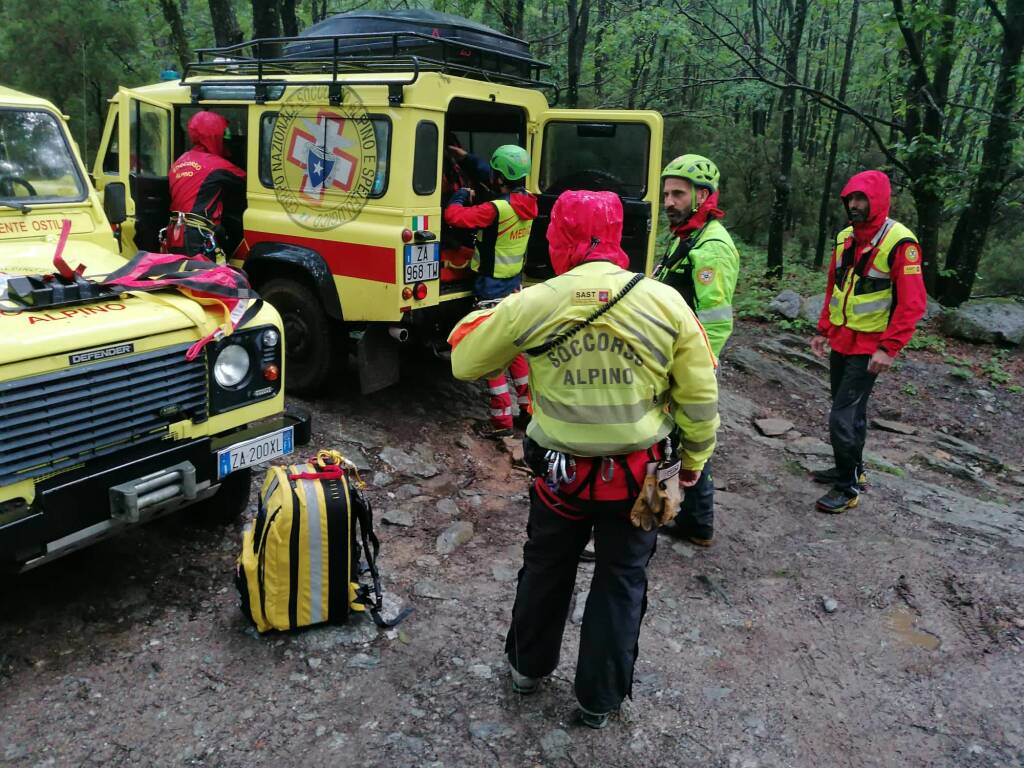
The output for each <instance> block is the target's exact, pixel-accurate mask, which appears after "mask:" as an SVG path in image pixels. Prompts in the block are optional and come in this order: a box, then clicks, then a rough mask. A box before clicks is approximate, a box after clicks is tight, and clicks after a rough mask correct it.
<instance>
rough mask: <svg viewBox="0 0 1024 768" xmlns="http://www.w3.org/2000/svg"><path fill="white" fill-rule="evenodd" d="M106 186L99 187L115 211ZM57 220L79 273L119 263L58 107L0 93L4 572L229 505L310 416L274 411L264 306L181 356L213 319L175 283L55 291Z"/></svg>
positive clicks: (277, 380) (274, 381)
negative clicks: (143, 289)
mask: <svg viewBox="0 0 1024 768" xmlns="http://www.w3.org/2000/svg"><path fill="white" fill-rule="evenodd" d="M122 194H123V190H120V189H119V188H118V187H117V186H116V185H110V186H108V189H107V197H108V201H109V202H110V203H111V204H112V208H113V209H115V212H116V209H117V208H119V207H121V206H120V205H118V203H119V200H120V198H121V196H122ZM115 218H116V215H115ZM65 227H67V228H68V229H69V232H68V237H67V240H66V244H65V246H64V248H63V255H64V258H65V259H66V260H67V262H68V263H69V264H70V265H71V266H72V267H77V266H78V265H82V266H83V267H84V268H85V275H84V276H85V278H90V279H92V280H98V279H101V278H102V277H104V276H106V275H107V274H109V273H110V272H113V271H115V270H117V269H118V268H120V267H122V266H124V264H125V260H124V258H123V257H122V256H121V255H120V253H119V252H118V246H117V243H116V242H115V240H114V237H113V235H112V233H111V227H110V224H109V223H108V221H107V218H106V217H105V216H104V212H103V208H102V207H101V206H100V200H99V197H98V196H97V194H96V191H95V189H93V187H92V185H91V184H90V183H89V179H88V177H87V176H86V174H85V169H84V167H83V165H82V162H81V159H80V158H79V154H78V150H77V148H76V147H75V145H74V142H73V141H72V139H71V135H70V133H69V132H68V130H67V126H66V124H65V120H64V118H63V116H62V115H61V114H60V112H58V111H57V110H56V109H55V108H54V106H53V105H52V104H50V103H49V102H47V101H45V100H43V99H39V98H35V97H33V96H29V95H27V94H23V93H19V92H17V91H13V90H10V89H8V88H4V87H0V339H2V342H0V571H3V572H9V571H13V570H18V569H23V568H30V567H33V566H35V565H39V564H41V563H43V562H45V561H47V560H49V559H51V558H54V557H57V556H59V555H62V554H64V553H66V552H70V551H72V550H74V549H76V548H78V547H81V546H84V545H85V544H87V543H89V542H92V541H95V540H97V539H99V538H102V537H104V536H107V535H109V534H111V533H114V532H116V531H119V530H122V529H124V528H126V527H127V526H129V525H131V524H134V523H139V522H145V521H146V520H149V519H151V518H153V517H155V516H157V515H159V514H162V513H164V512H168V511H170V510H173V509H177V508H180V507H184V506H187V505H191V504H199V503H203V504H205V509H204V510H203V514H206V515H216V516H218V517H226V516H230V515H232V514H236V513H238V512H239V511H240V510H241V509H242V508H244V506H245V505H246V504H247V502H248V497H249V486H250V478H251V474H252V470H251V467H252V466H254V465H256V464H259V463H261V462H264V461H267V460H269V459H272V458H274V457H276V456H281V455H284V454H287V453H290V452H291V451H292V450H293V448H294V447H295V446H297V445H302V444H304V443H306V442H308V440H309V420H308V417H306V416H305V415H302V414H296V413H285V412H284V392H283V389H282V383H283V379H282V376H283V375H284V371H283V361H282V354H283V352H282V349H283V342H282V326H281V320H280V317H279V315H278V313H277V311H276V310H275V309H274V308H273V307H272V306H270V305H266V304H264V306H263V308H262V309H261V310H260V311H259V313H258V314H257V315H256V316H255V317H253V318H252V320H251V321H250V322H249V323H247V324H246V325H245V326H243V327H240V328H239V329H238V330H237V331H236V332H235V333H233V334H231V335H229V336H226V337H225V338H223V339H221V340H220V341H216V342H214V343H211V344H208V345H207V346H206V347H205V348H204V349H203V351H202V352H201V353H200V354H199V356H198V357H196V358H195V359H194V360H191V361H190V360H188V359H186V355H185V353H186V350H188V349H189V347H191V346H192V345H193V344H194V343H195V342H196V341H197V340H198V339H200V338H202V337H203V336H205V335H206V334H207V333H208V332H209V330H210V329H211V328H214V327H216V326H217V325H218V323H220V322H221V321H222V317H221V316H220V315H219V314H218V313H217V312H216V311H215V310H214V309H213V308H208V307H204V306H203V305H201V304H199V303H197V302H196V301H193V300H192V299H190V298H187V297H186V296H184V295H182V294H180V293H178V292H176V291H161V292H159V293H158V294H156V293H155V294H146V293H134V292H125V293H113V294H110V293H103V294H102V295H96V296H92V297H89V296H87V295H83V293H84V290H83V289H81V288H80V287H79V286H68V285H64V284H63V283H62V282H61V281H60V280H57V279H54V278H52V277H51V276H52V275H53V274H54V272H55V264H54V256H55V253H56V252H57V249H58V244H59V237H60V234H61V233H62V231H64V229H65ZM131 255H134V251H132V253H131Z"/></svg>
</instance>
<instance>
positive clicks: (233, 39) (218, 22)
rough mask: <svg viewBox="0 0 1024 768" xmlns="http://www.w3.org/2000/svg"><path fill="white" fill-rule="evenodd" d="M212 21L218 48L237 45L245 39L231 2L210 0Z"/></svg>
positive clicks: (228, 0) (227, 0)
mask: <svg viewBox="0 0 1024 768" xmlns="http://www.w3.org/2000/svg"><path fill="white" fill-rule="evenodd" d="M210 21H211V22H212V23H213V37H214V39H215V40H216V41H217V45H218V46H224V45H235V44H236V43H240V42H242V40H243V39H244V38H243V36H242V28H241V27H240V26H239V24H238V17H237V16H236V15H235V8H234V6H233V5H232V2H231V0H210Z"/></svg>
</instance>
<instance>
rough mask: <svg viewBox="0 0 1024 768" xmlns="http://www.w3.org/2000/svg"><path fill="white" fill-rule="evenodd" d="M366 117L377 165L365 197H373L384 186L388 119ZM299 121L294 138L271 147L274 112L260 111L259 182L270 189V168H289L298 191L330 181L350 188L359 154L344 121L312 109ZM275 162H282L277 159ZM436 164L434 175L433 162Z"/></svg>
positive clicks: (337, 186)
mask: <svg viewBox="0 0 1024 768" xmlns="http://www.w3.org/2000/svg"><path fill="white" fill-rule="evenodd" d="M369 118H370V123H371V124H372V126H373V135H374V145H375V147H376V154H377V168H376V172H375V174H374V178H373V185H372V187H371V190H370V195H369V196H370V197H372V198H375V197H381V196H383V195H384V193H385V192H386V191H387V187H388V160H389V158H390V157H391V121H390V120H389V119H388V118H387V117H384V116H383V115H370V116H369ZM302 122H303V123H304V125H300V126H297V127H296V128H294V129H293V130H292V131H291V133H290V134H289V135H290V136H291V137H292V139H294V140H292V141H289V142H286V143H285V144H283V145H282V146H279V147H278V146H275V145H274V126H275V125H276V123H277V113H267V114H264V115H263V117H262V118H261V119H260V157H259V170H260V182H261V183H262V184H263V186H265V187H267V188H273V187H274V167H275V166H279V167H285V168H286V169H287V171H289V172H287V173H285V178H286V179H287V183H288V184H289V185H290V187H291V188H294V189H295V190H296V191H299V192H303V190H304V188H307V187H310V186H317V187H319V186H323V185H325V184H327V183H328V181H329V182H330V188H331V189H337V190H340V191H345V190H346V189H348V188H350V187H351V186H352V184H353V183H354V178H355V174H356V173H357V172H358V165H359V158H358V157H356V155H357V154H358V153H357V151H356V150H358V147H356V146H355V144H356V142H354V141H351V140H350V139H349V138H347V137H346V135H345V128H344V120H343V119H341V118H332V117H330V116H325V115H323V114H322V113H321V114H315V113H311V114H310V116H309V118H308V119H304V120H303V121H302ZM277 153H284V157H283V158H279V157H276V156H275V155H276V154H277ZM317 158H319V159H320V160H321V164H320V166H319V170H317V167H318V166H317V165H316V164H315V161H316V159H317ZM278 160H280V163H278V162H275V161H278ZM353 160H354V161H355V162H354V163H353ZM324 161H328V162H326V163H325V162H324ZM435 163H436V161H435ZM310 168H312V169H313V174H312V175H311V174H308V173H306V171H307V169H310ZM434 168H435V170H434V173H435V174H436V173H437V166H436V165H435V167H434ZM325 188H326V187H325ZM306 191H307V192H308V189H307V190H306Z"/></svg>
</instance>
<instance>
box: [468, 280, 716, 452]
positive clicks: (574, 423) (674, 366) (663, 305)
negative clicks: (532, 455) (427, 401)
mask: <svg viewBox="0 0 1024 768" xmlns="http://www.w3.org/2000/svg"><path fill="white" fill-rule="evenodd" d="M632 277H633V273H632V272H627V271H625V270H623V269H620V268H619V267H617V266H615V265H614V264H611V263H609V262H603V261H598V262H584V263H583V264H580V265H579V266H576V267H574V268H573V269H571V270H569V271H568V272H566V273H565V274H563V275H559V276H558V277H555V278H552V279H550V280H548V281H547V282H544V283H540V284H538V285H534V286H531V287H530V288H527V289H526V290H524V291H522V292H521V293H517V294H513V295H511V296H508V297H507V298H505V299H503V300H502V301H501V303H500V304H498V306H497V307H494V308H491V309H485V310H480V311H477V312H472V313H470V314H469V315H467V316H466V317H465V318H463V319H462V320H461V321H460V322H459V324H458V325H457V326H456V327H455V330H454V331H452V334H451V336H450V337H449V339H448V341H449V343H450V344H451V345H452V347H453V351H452V371H453V373H454V374H455V376H456V377H457V378H459V379H466V380H470V379H477V378H481V377H482V376H485V375H487V374H488V373H491V372H493V371H496V370H500V369H502V368H503V367H504V366H506V365H507V364H508V363H509V362H510V361H511V360H512V359H513V358H514V357H515V356H516V355H517V354H519V353H523V352H527V353H528V350H530V349H532V348H535V347H538V346H540V345H542V344H544V342H546V341H547V340H549V339H551V338H553V337H555V336H556V335H558V334H559V333H561V332H563V331H565V330H567V329H569V328H572V327H574V326H575V325H577V324H579V323H581V322H583V321H584V320H586V319H587V318H588V317H589V316H590V315H592V314H593V313H594V312H595V311H596V310H597V309H599V308H600V307H602V306H603V305H605V304H607V303H608V302H609V301H610V300H611V299H612V298H613V297H614V296H615V295H616V294H618V292H619V291H620V290H621V289H622V288H623V286H625V285H626V283H628V282H629V280H630V279H631V278H632ZM527 359H528V360H529V363H530V389H531V391H532V393H533V396H534V400H533V409H534V410H533V419H532V421H531V422H530V426H529V428H528V429H527V434H528V435H529V436H530V437H531V438H532V439H533V440H535V441H536V442H537V443H539V444H540V445H541V446H543V447H545V448H548V449H553V450H558V451H562V452H564V453H567V454H570V455H574V456H614V455H620V454H625V453H631V452H633V451H636V450H641V449H644V448H647V447H649V446H651V445H653V444H654V443H656V442H657V441H659V440H661V439H662V438H664V437H666V436H667V435H668V434H669V432H671V430H672V427H673V423H674V424H676V425H678V426H679V428H680V430H681V432H682V440H681V442H680V454H681V457H682V460H683V467H684V468H686V469H702V468H703V466H704V462H706V461H707V460H708V459H709V458H710V457H711V454H712V452H713V451H714V448H715V433H716V432H717V430H718V425H719V418H718V384H717V381H716V379H715V358H714V355H713V354H712V353H711V349H710V347H709V345H708V341H707V338H706V337H705V335H704V331H703V329H702V328H701V327H700V324H699V323H698V322H697V319H696V317H694V314H693V312H692V310H690V308H689V307H687V306H686V303H685V302H684V301H683V299H682V297H680V295H679V293H678V292H677V291H675V290H674V289H672V288H670V287H669V286H666V285H662V284H661V283H659V282H657V281H655V280H651V279H644V280H642V281H641V282H640V283H639V284H638V285H636V286H635V287H634V288H633V289H632V290H631V291H630V292H629V293H628V294H626V296H624V297H623V298H622V300H621V301H619V302H618V303H616V304H615V305H614V306H613V307H611V309H609V310H608V311H607V312H606V313H604V314H603V315H601V317H599V318H598V319H597V320H596V321H594V322H593V323H592V324H590V325H588V326H587V327H586V328H584V329H583V330H581V331H579V332H578V333H576V334H575V335H573V336H572V338H571V339H569V340H567V341H565V342H563V343H562V344H560V345H558V346H556V347H554V348H552V349H551V350H549V351H547V352H544V353H541V354H528V355H527Z"/></svg>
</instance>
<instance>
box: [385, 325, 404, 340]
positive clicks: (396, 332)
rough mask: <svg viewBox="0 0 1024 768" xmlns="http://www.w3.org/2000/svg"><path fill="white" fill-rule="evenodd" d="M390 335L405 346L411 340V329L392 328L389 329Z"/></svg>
mask: <svg viewBox="0 0 1024 768" xmlns="http://www.w3.org/2000/svg"><path fill="white" fill-rule="evenodd" d="M388 333H389V334H391V338H392V339H394V340H395V341H397V342H398V343H399V344H404V343H405V342H407V341H408V340H409V329H408V328H403V327H402V326H400V325H393V326H391V327H390V328H388Z"/></svg>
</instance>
